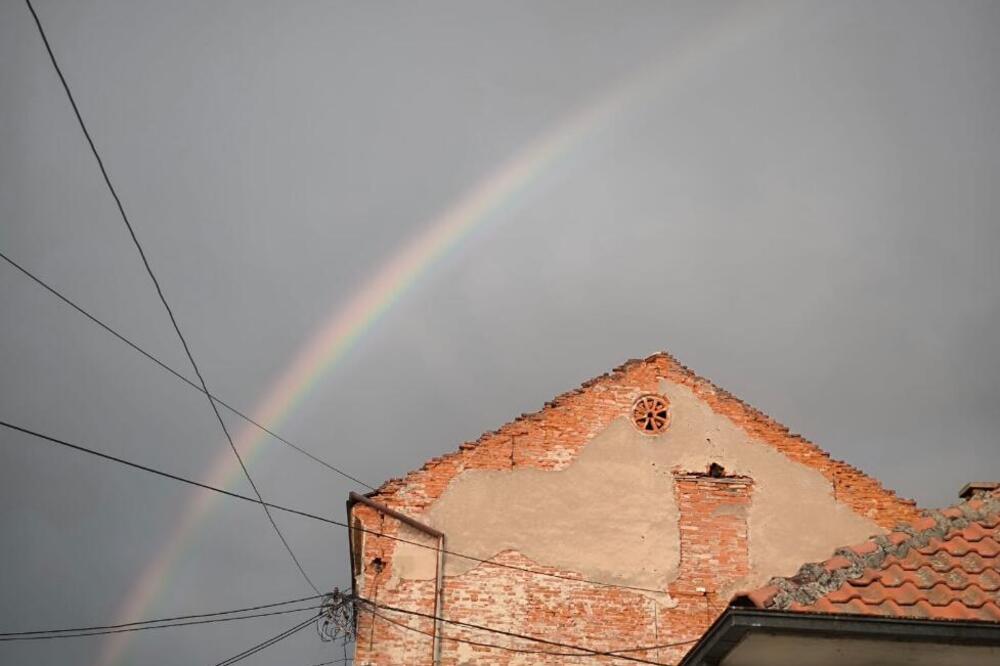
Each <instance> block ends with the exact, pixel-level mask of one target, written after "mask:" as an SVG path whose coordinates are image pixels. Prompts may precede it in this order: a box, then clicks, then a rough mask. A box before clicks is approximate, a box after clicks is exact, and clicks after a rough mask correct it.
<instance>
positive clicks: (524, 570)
mask: <svg viewBox="0 0 1000 666" xmlns="http://www.w3.org/2000/svg"><path fill="white" fill-rule="evenodd" d="M0 426H3V427H5V428H9V429H11V430H16V431H18V432H22V433H24V434H26V435H31V436H32V437H36V438H38V439H42V440H45V441H47V442H50V443H52V444H58V445H60V446H65V447H68V448H71V449H74V450H76V451H80V452H82V453H89V454H90V455H93V456H97V457H98V458H103V459H105V460H110V461H112V462H116V463H119V464H121V465H126V466H128V467H132V468H134V469H138V470H141V471H143V472H148V473H150V474H156V475H157V476H162V477H164V478H167V479H171V480H173V481H178V482H180V483H185V484H188V485H190V486H195V487H197V488H202V489H204V490H211V491H212V492H215V493H219V494H221V495H226V496H227V497H232V498H234V499H238V500H243V501H244V502H251V503H253V504H265V505H267V507H268V508H269V509H275V510H277V511H283V512H285V513H290V514H294V515H296V516H301V517H303V518H310V519H312V520H317V521H320V522H323V523H327V524H329V525H336V526H338V527H343V528H345V529H348V530H353V531H354V532H360V533H362V534H369V535H371V536H375V537H383V538H386V539H390V540H392V541H396V542H399V543H405V544H409V545H411V546H415V547H417V548H424V549H426V550H433V551H435V552H437V551H438V548H437V546H429V545H427V544H424V543H420V542H419V541H413V540H411V539H405V538H403V537H400V536H396V535H395V534H389V533H387V532H380V531H378V530H373V529H369V528H367V527H360V526H357V525H349V524H347V523H345V522H343V521H340V520H336V519H333V518H326V517H325V516H320V515H317V514H314V513H310V512H308V511H302V510H301V509H293V508H290V507H286V506H282V505H280V504H274V503H273V502H261V501H260V500H258V499H255V498H253V497H248V496H247V495H241V494H240V493H236V492H233V491H231V490H225V489H223V488H218V487H216V486H211V485H208V484H206V483H201V482H200V481H195V480H193V479H188V478H185V477H183V476H178V475H176V474H172V473H170V472H165V471H163V470H160V469H156V468H154V467H149V466H147V465H142V464H139V463H135V462H132V461H130V460H126V459H124V458H119V457H117V456H113V455H110V454H108V453H103V452H101V451H97V450H95V449H91V448H88V447H86V446H81V445H79V444H73V443H72V442H67V441H66V440H62V439H58V438H56V437H50V436H49V435H45V434H42V433H40V432H38V431H36V430H31V429H30V428H24V427H21V426H18V425H14V424H13V423H10V422H8V421H3V420H0ZM441 552H442V553H444V554H446V555H451V556H452V557H457V558H460V559H464V560H468V561H470V562H476V563H478V564H483V565H485V566H492V567H498V568H500V569H510V570H513V571H520V572H522V573H526V574H530V575H533V576H544V577H547V578H556V579H559V580H566V581H570V582H573V583H585V584H588V585H596V586H599V587H613V588H616V589H622V590H633V591H638V592H649V593H652V594H663V590H658V589H655V588H648V587H638V586H634V585H617V584H615V583H606V582H604V581H599V580H591V579H588V578H575V577H573V576H566V575H562V574H556V573H550V572H547V571H536V570H534V569H528V568H527V567H519V566H517V565H515V564H505V563H503V562H495V561H493V560H487V559H483V558H481V557H476V556H474V555H466V554H465V553H460V552H458V551H454V550H448V549H441Z"/></svg>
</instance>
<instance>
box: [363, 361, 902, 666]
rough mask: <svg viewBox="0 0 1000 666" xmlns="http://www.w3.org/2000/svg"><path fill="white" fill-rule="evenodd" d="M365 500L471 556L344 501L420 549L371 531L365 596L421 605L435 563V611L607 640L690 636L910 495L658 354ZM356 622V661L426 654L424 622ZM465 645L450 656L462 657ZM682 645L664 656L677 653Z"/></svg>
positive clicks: (886, 521)
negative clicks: (414, 626) (359, 635)
mask: <svg viewBox="0 0 1000 666" xmlns="http://www.w3.org/2000/svg"><path fill="white" fill-rule="evenodd" d="M660 401H662V403H661V402H660ZM664 405H665V406H666V412H665V413H664V412H663V411H661V407H662V406H664ZM637 408H638V410H637ZM663 425H665V426H666V427H665V428H663V429H662V431H659V428H660V426H663ZM370 497H371V500H372V501H374V502H376V503H378V504H380V505H384V506H386V507H388V508H390V509H394V510H397V511H399V512H401V513H404V514H406V515H408V516H411V517H413V518H416V519H417V520H420V521H422V522H424V523H426V524H427V525H429V526H431V527H432V528H433V529H434V530H439V531H440V532H442V533H443V534H445V535H446V536H447V539H448V550H449V551H450V552H456V553H463V554H466V555H470V556H472V559H466V558H461V557H452V556H447V557H444V558H443V560H444V561H443V570H441V569H439V568H438V565H439V564H442V563H441V562H439V561H438V560H437V559H436V558H435V556H434V553H433V552H431V551H429V550H428V549H427V546H432V545H433V540H430V539H428V537H427V535H425V534H421V532H420V531H419V530H416V529H414V528H413V527H411V526H409V525H405V524H402V523H400V522H399V521H396V520H392V519H391V518H387V516H386V515H385V513H384V512H382V513H380V512H379V511H376V510H375V509H373V508H372V507H371V506H355V507H354V509H353V519H355V520H358V521H360V523H361V524H362V525H363V526H364V527H365V528H366V529H372V530H375V531H379V532H385V533H387V534H390V535H394V536H401V537H403V538H405V540H407V541H413V542H416V543H417V544H421V546H423V547H421V546H417V545H413V544H408V543H405V542H400V541H398V540H394V539H391V538H380V537H377V536H372V535H366V536H365V539H364V545H363V546H362V547H361V548H360V550H359V553H361V554H360V556H359V558H358V559H359V561H358V562H356V564H355V571H356V573H357V574H358V575H357V577H356V580H355V584H356V590H357V592H358V593H359V594H361V595H363V596H366V598H372V597H373V595H377V596H378V597H379V598H380V599H391V600H393V601H394V602H396V603H397V605H398V606H405V607H417V606H419V607H423V608H425V609H426V608H428V604H429V603H430V601H429V600H430V599H434V598H436V597H435V594H434V589H435V584H436V583H435V580H436V579H438V578H439V575H441V574H442V573H443V575H444V579H443V586H444V592H443V597H442V602H443V610H442V613H443V614H444V615H445V616H446V617H450V618H455V617H459V618H462V617H472V618H478V620H477V621H480V622H481V621H482V619H483V618H484V617H491V618H493V619H494V620H495V621H497V622H501V624H502V626H505V627H510V626H515V625H516V626H521V625H523V626H525V627H536V628H538V629H542V630H546V631H549V633H551V630H554V629H555V628H557V627H563V629H564V630H569V631H570V633H571V634H572V633H575V632H578V633H579V634H580V636H585V637H588V640H591V641H593V640H595V639H596V638H599V637H600V636H602V635H605V634H606V639H605V642H611V644H618V645H620V644H621V643H623V642H624V643H629V644H631V645H656V644H659V643H664V642H666V643H670V642H671V641H673V642H684V641H690V640H692V637H693V638H697V636H699V635H700V633H701V632H702V631H703V630H704V629H705V628H706V627H707V626H708V623H709V622H710V621H711V619H712V618H713V617H714V616H715V614H716V613H717V612H719V611H720V610H721V609H722V608H724V607H725V603H726V602H727V601H728V599H729V598H730V596H731V595H732V593H733V592H734V591H735V590H736V589H739V588H744V589H745V588H746V587H752V586H756V585H760V584H761V583H763V582H764V581H766V580H767V579H768V578H770V577H771V576H775V575H789V574H791V573H793V572H794V570H795V568H796V567H797V566H798V565H799V564H800V563H801V562H802V561H808V560H810V559H816V558H817V557H819V556H822V554H824V553H826V552H829V550H830V548H832V547H833V546H835V545H836V544H838V543H844V542H845V541H847V542H850V541H852V540H859V539H861V538H865V537H867V536H869V535H871V534H872V533H876V532H882V531H885V530H886V529H888V528H890V527H891V526H893V525H895V524H896V523H898V522H900V521H903V520H907V519H912V518H913V517H915V515H916V509H915V506H914V504H913V503H912V502H910V501H908V500H903V499H900V498H899V497H897V496H896V495H895V494H894V493H892V492H891V491H888V490H886V489H885V488H883V487H882V486H881V484H880V483H879V482H878V481H876V480H875V479H873V478H871V477H869V476H867V475H865V474H863V473H862V472H860V471H859V470H857V469H855V468H853V467H851V466H849V465H847V464H845V463H842V462H839V461H835V460H833V459H831V458H830V456H829V455H828V454H827V453H825V452H824V451H822V450H821V449H819V447H817V446H816V445H814V444H812V443H811V442H809V441H808V440H806V439H805V438H803V437H801V436H799V435H796V434H793V433H790V432H789V431H788V429H787V428H785V427H784V426H782V425H781V424H779V423H777V422H776V421H774V420H773V419H771V418H770V417H768V416H767V415H765V414H763V413H761V412H759V411H757V410H755V409H754V408H752V407H750V406H748V405H747V404H745V403H743V402H742V401H740V400H738V399H737V398H735V397H734V396H732V395H731V394H729V393H727V392H725V391H723V390H721V389H719V388H718V387H716V386H714V385H713V384H712V383H711V382H709V381H708V380H705V379H703V378H701V377H698V376H697V375H695V374H694V373H693V372H691V371H690V370H688V369H687V368H685V367H684V366H682V365H680V364H679V363H678V362H677V361H676V360H674V359H673V358H672V357H671V356H669V355H667V354H657V355H654V356H651V357H649V358H647V359H643V360H635V361H629V362H628V363H626V364H624V365H622V366H621V367H619V368H617V369H615V370H614V371H612V372H611V373H608V374H605V375H603V376H601V377H598V378H596V379H593V380H591V381H589V382H587V383H585V384H584V385H583V386H582V387H580V388H579V389H577V390H575V391H572V392H570V393H566V394H564V395H562V396H559V397H558V398H556V399H554V400H553V401H551V402H549V403H547V404H546V405H545V407H544V408H543V409H542V410H541V411H539V412H536V413H534V414H526V415H522V416H521V417H520V418H518V419H516V420H514V421H512V422H511V423H508V424H506V425H504V426H503V427H501V428H500V429H498V430H496V431H494V432H490V433H487V434H484V435H483V436H482V437H480V438H479V439H478V440H477V441H475V442H469V443H466V444H463V445H462V446H461V447H460V448H459V450H458V451H457V452H455V453H452V454H448V455H445V456H442V457H440V458H435V459H433V460H431V461H428V462H427V463H426V464H425V465H424V466H423V467H422V468H421V469H419V470H416V471H414V472H411V473H409V474H407V475H406V476H405V477H403V478H402V479H396V480H392V481H389V482H387V483H386V484H384V485H383V486H382V487H381V488H379V489H378V490H377V491H376V492H374V493H372V494H371V496H370ZM817 525H820V526H822V529H816V526H817ZM362 560H363V561H362ZM484 560H485V561H486V563H484V562H483V561H484ZM489 562H505V563H515V564H514V568H500V567H497V566H492V567H491V566H488V563H489ZM373 563H375V564H373ZM532 571H539V572H558V577H552V576H545V575H541V576H538V575H536V576H532V575H531V572H532ZM569 579H580V581H581V582H580V583H574V582H572V580H569ZM595 591H597V592H599V593H600V599H601V603H600V604H599V605H594V603H593V595H594V593H595ZM588 600H589V601H588ZM582 607H586V608H587V609H588V611H587V613H586V614H581V613H580V612H576V613H572V612H571V609H577V611H579V609H580V608H582ZM613 608H618V609H619V611H618V612H617V614H616V612H613V611H611V610H610V609H613ZM567 613H570V615H568V616H567ZM484 614H485V615H484ZM626 617H627V618H628V620H627V626H624V623H625V622H626V621H625V619H624V618H626ZM568 618H572V621H569V619H568ZM365 622H371V626H368V627H367V629H368V630H369V631H370V633H371V640H370V641H369V648H368V649H367V650H366V649H365V648H364V646H363V645H362V644H361V643H359V648H358V649H359V653H358V655H359V658H361V657H367V658H370V659H374V661H372V662H371V663H401V662H396V661H393V659H402V660H403V661H405V658H402V657H400V655H408V654H410V653H409V652H408V650H409V651H412V650H415V649H417V646H421V647H420V648H419V649H421V650H425V649H426V645H425V643H426V640H427V637H426V636H423V637H421V635H420V634H419V632H418V631H407V630H403V629H401V627H399V626H396V625H393V624H392V623H386V622H378V620H377V619H375V620H374V621H373V622H372V619H371V618H370V619H369V620H364V618H362V620H361V624H362V625H364V623H365ZM525 623H527V624H525ZM486 624H489V623H486ZM376 625H378V626H376ZM427 628H428V627H424V629H427ZM431 628H432V629H433V627H431ZM570 628H571V629H570ZM376 630H377V631H376ZM376 634H379V635H380V636H381V639H380V640H376ZM463 645H464V644H458V645H453V646H451V649H452V653H451V654H453V655H460V654H463V653H465V652H468V649H469V648H468V646H467V645H465V646H464V647H463ZM607 649H611V648H610V647H608V648H607ZM683 649H684V648H683V647H681V646H677V647H675V648H664V649H663V650H665V651H663V650H658V655H657V659H661V658H662V659H666V658H667V657H670V659H668V661H675V659H674V657H679V656H680V654H682V653H683ZM463 651H464V652H463ZM446 652H447V650H446ZM494 652H495V651H494ZM380 655H381V656H382V660H381V661H380V660H379V659H378V657H379V656H380ZM509 656H510V655H506V656H504V655H498V654H493V652H491V653H490V660H489V661H483V660H481V659H476V660H473V661H469V662H468V663H498V664H499V663H503V664H506V663H511V662H509V661H508V659H509ZM407 658H410V657H407ZM386 659H388V660H386ZM456 659H458V657H457V656H456ZM361 663H364V661H362V662H361ZM455 663H465V662H463V661H461V659H459V661H457V662H455ZM532 663H541V661H540V660H535V661H533V662H532Z"/></svg>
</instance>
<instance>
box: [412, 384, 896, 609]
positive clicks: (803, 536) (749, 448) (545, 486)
mask: <svg viewBox="0 0 1000 666" xmlns="http://www.w3.org/2000/svg"><path fill="white" fill-rule="evenodd" d="M660 388H661V391H662V393H663V394H664V395H666V396H667V397H668V398H669V400H670V403H671V418H672V420H671V425H670V428H669V429H668V430H667V431H666V432H665V433H663V434H662V435H658V436H648V435H644V434H642V433H640V432H638V431H637V430H636V429H635V428H634V427H633V426H632V425H631V423H630V422H629V421H628V420H627V418H625V415H623V417H622V418H619V419H617V420H615V421H613V422H612V423H611V424H610V425H609V426H608V427H607V428H606V429H605V430H604V431H602V432H601V433H599V434H598V435H596V436H595V437H594V438H593V439H592V440H591V441H590V442H589V443H587V445H586V446H585V447H584V448H583V449H582V451H581V453H580V454H579V455H578V456H577V457H576V459H575V460H572V461H571V462H569V464H567V465H566V466H565V467H564V468H563V469H560V470H559V471H543V470H538V469H530V468H522V469H517V468H514V469H511V470H503V471H498V470H467V471H465V472H463V473H461V474H459V475H458V476H457V477H456V478H455V479H454V480H453V481H452V482H451V484H450V485H449V486H448V488H447V490H446V491H445V492H444V494H443V495H442V496H441V497H440V499H438V500H437V501H436V502H435V503H434V504H433V505H431V507H430V509H429V510H428V511H427V512H426V513H425V514H424V515H423V516H421V520H424V521H426V522H427V523H428V524H430V525H431V526H433V527H435V528H437V529H439V530H442V531H444V532H445V533H446V534H447V538H448V548H449V549H450V550H454V551H457V552H462V553H468V554H470V555H473V556H475V557H480V558H490V557H493V556H494V555H496V554H497V553H499V552H501V551H505V550H514V551H517V552H520V553H521V554H523V555H524V556H525V557H527V558H530V559H531V560H534V561H536V562H538V563H540V564H545V565H548V566H552V567H557V568H559V569H564V570H568V571H575V572H578V573H580V574H581V575H583V576H585V577H587V578H590V579H593V580H598V581H601V582H607V583H611V584H624V585H632V586H640V587H652V588H658V589H662V588H664V587H665V586H666V584H667V583H669V582H671V580H672V579H673V578H674V577H675V576H676V573H677V567H678V563H679V559H680V557H679V555H680V554H679V538H678V515H677V506H676V503H675V498H674V492H673V471H675V470H677V471H698V472H701V471H704V470H705V469H706V468H707V467H708V465H709V464H710V463H712V462H716V463H718V464H720V465H722V466H724V467H725V468H726V472H727V473H730V474H738V475H744V476H748V477H751V478H752V479H753V480H754V484H755V490H754V496H753V500H752V503H751V506H750V510H749V512H748V516H747V522H748V527H749V543H750V546H749V547H750V564H751V575H750V577H749V579H748V580H747V581H745V583H746V584H747V585H756V584H760V583H761V582H763V581H764V580H766V579H767V578H769V577H771V576H785V575H791V574H792V573H794V572H795V570H796V569H797V568H798V566H799V565H800V564H801V563H802V562H803V561H811V560H816V559H822V558H824V557H826V556H827V555H829V553H830V552H831V550H832V549H833V548H835V547H836V546H838V545H840V544H843V543H852V542H854V541H859V540H862V539H864V538H867V537H869V536H871V535H873V534H879V533H883V532H884V530H882V529H881V528H879V527H878V525H876V524H875V523H874V522H872V521H871V520H868V519H867V518H863V517H861V516H859V515H857V514H855V513H854V512H853V511H852V510H851V509H850V508H848V507H847V506H846V505H843V504H841V503H838V502H837V501H836V500H835V499H834V496H833V488H832V486H831V484H830V482H829V480H828V479H827V478H826V477H824V476H823V475H822V474H820V473H819V472H817V471H816V470H814V469H812V468H810V467H807V466H805V465H802V464H799V463H796V462H793V461H792V460H790V459H789V458H787V457H785V456H783V455H782V454H780V453H779V452H778V451H776V450H775V449H774V448H773V447H771V446H769V445H767V444H764V443H761V442H759V441H756V440H754V439H753V438H751V437H750V436H749V435H748V434H747V433H746V432H745V431H744V430H743V429H741V428H740V427H738V426H737V425H736V424H734V423H733V422H732V421H731V420H729V419H728V418H727V417H725V416H722V415H719V414H717V413H715V412H714V411H713V410H712V409H711V408H710V406H709V405H708V404H707V403H706V402H704V401H703V400H701V399H700V398H698V397H697V396H696V395H695V394H694V392H693V391H692V390H691V389H689V388H688V387H686V386H683V385H681V384H674V383H671V382H666V381H663V382H661V387H660ZM474 565H475V563H474V562H471V561H468V560H462V559H457V558H455V557H448V558H447V563H446V574H447V575H449V576H455V575H460V574H462V573H463V572H465V571H467V570H468V569H469V568H471V567H472V566H474ZM393 569H394V572H393V576H394V578H395V577H401V578H406V579H426V578H430V577H433V576H434V556H433V554H432V553H431V552H428V551H426V550H424V549H420V548H417V547H414V546H410V545H407V544H404V543H400V544H399V547H398V549H397V551H396V554H395V556H394V561H393ZM743 583H744V582H743V581H741V585H742V584H743ZM720 592H721V591H720Z"/></svg>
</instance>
